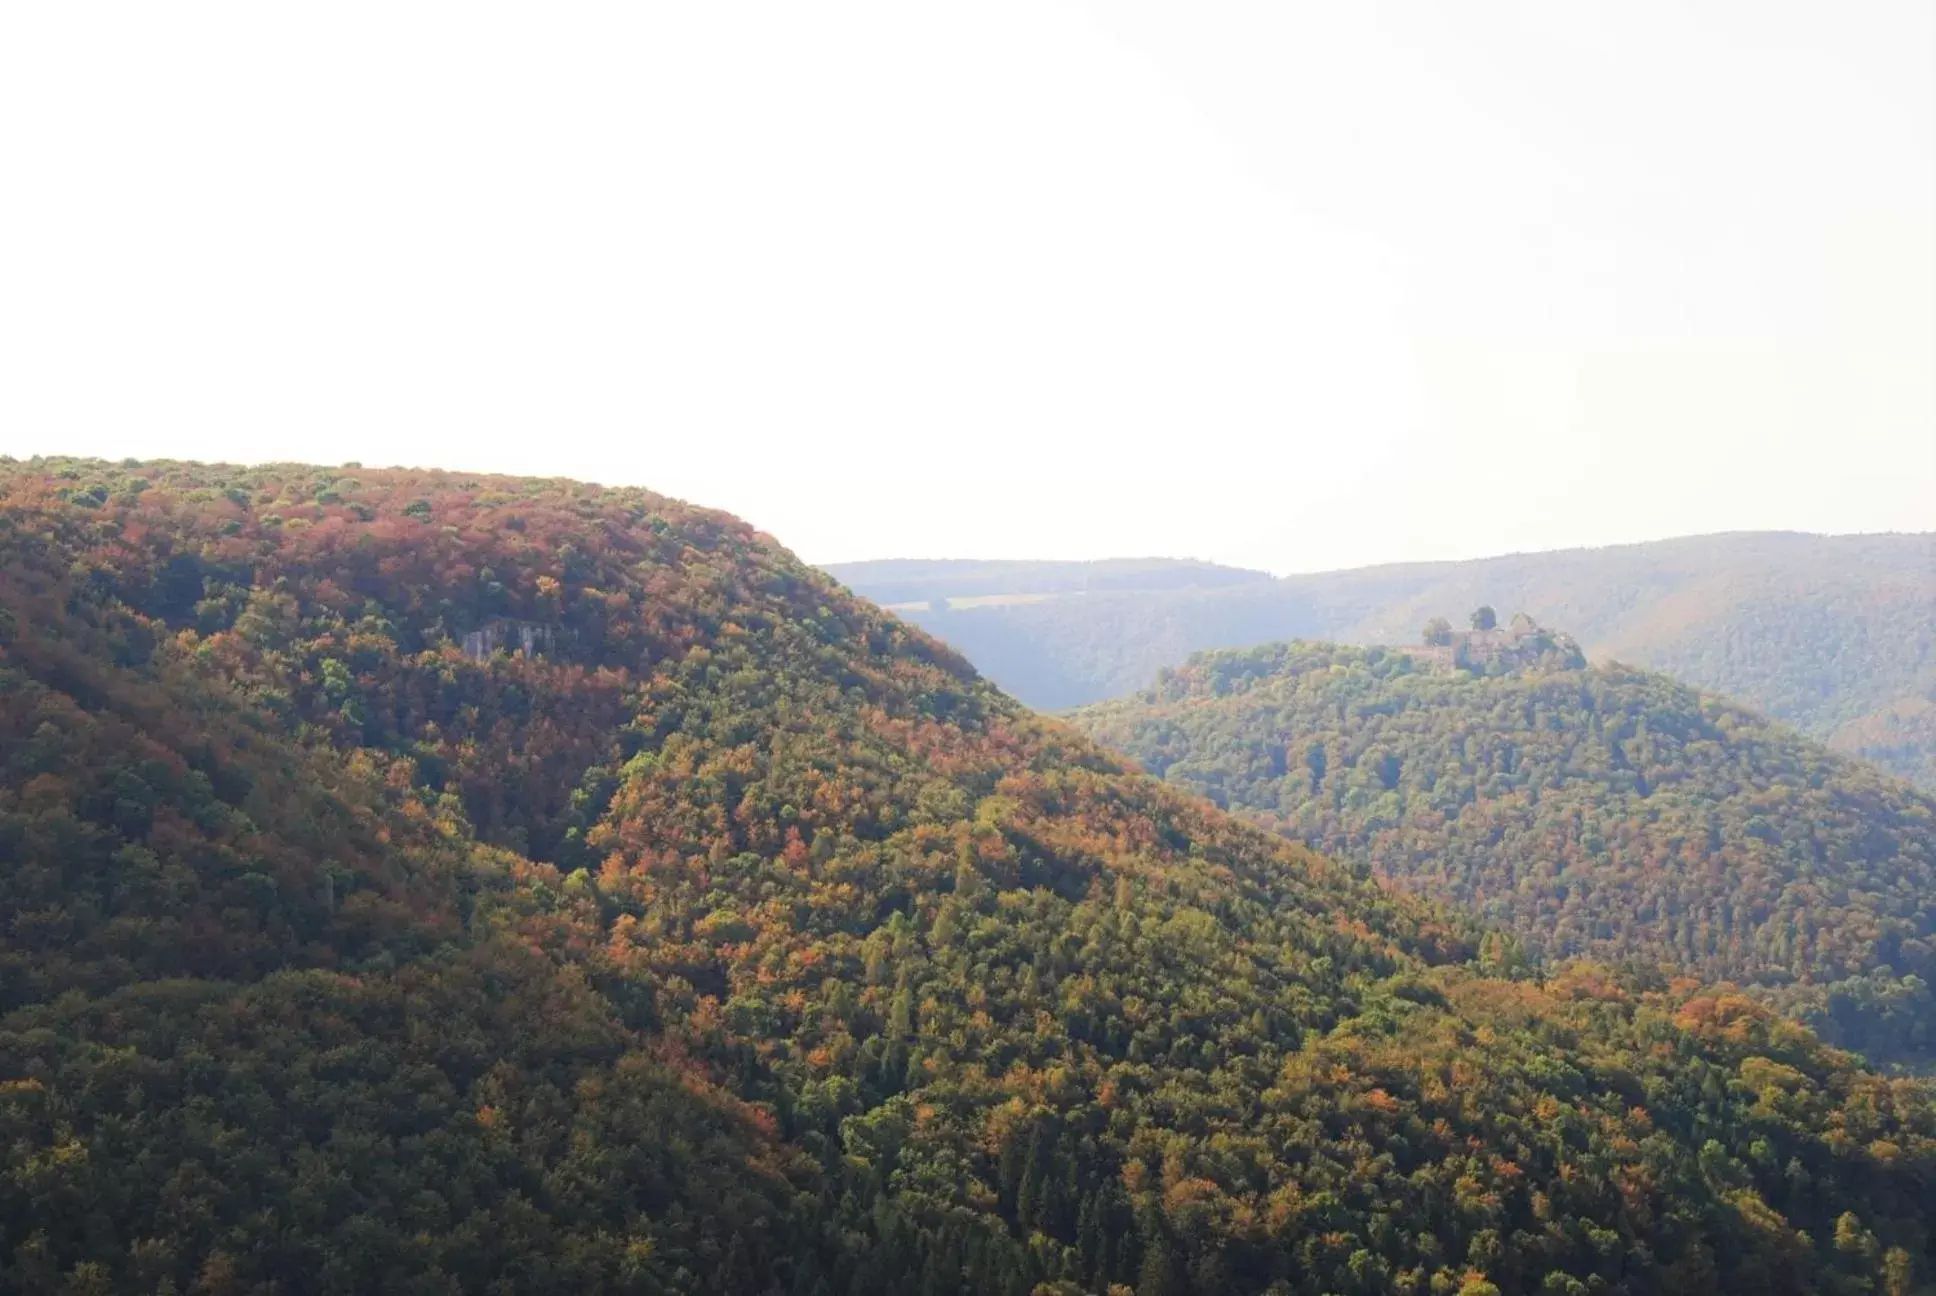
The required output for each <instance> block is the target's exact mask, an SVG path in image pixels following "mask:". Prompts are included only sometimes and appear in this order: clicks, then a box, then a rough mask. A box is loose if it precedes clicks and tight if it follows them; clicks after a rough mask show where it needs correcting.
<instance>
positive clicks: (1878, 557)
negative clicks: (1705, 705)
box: [829, 532, 1936, 787]
mask: <svg viewBox="0 0 1936 1296" xmlns="http://www.w3.org/2000/svg"><path fill="white" fill-rule="evenodd" d="M1096 566H1097V565H1095V564H1083V563H1066V564H1017V565H1015V567H1014V570H1013V574H1012V575H1013V578H1012V580H1010V581H1007V582H1005V581H1004V580H1003V579H1001V577H1002V574H1003V569H1002V565H1000V564H979V565H977V568H976V569H977V571H978V581H979V584H978V586H977V589H978V592H979V593H981V594H983V595H990V594H996V595H999V594H1001V593H1005V592H1007V591H1005V590H1003V589H1001V588H999V587H1001V586H1003V585H1004V584H1014V585H1017V586H1018V587H1019V585H1020V583H1021V582H1022V581H1023V580H1024V579H1025V578H1026V580H1027V582H1028V588H1029V590H1030V591H1031V592H1032V594H1033V595H1034V597H1032V598H1030V599H1029V600H1028V601H1026V602H1009V601H1003V600H1000V599H984V600H983V601H981V602H978V603H974V604H970V605H967V606H962V607H956V606H952V605H950V606H945V607H944V606H942V605H940V604H938V603H937V604H935V605H934V606H932V607H930V606H929V603H930V601H931V600H932V599H935V598H946V597H948V589H949V588H950V585H949V581H950V579H951V574H952V572H953V570H954V569H953V568H951V567H949V566H947V565H932V566H931V567H929V568H923V567H922V566H921V565H919V564H910V563H901V564H894V565H884V564H866V563H862V564H850V565H845V566H835V567H831V568H829V570H830V571H831V572H832V573H833V574H834V575H835V576H836V577H837V578H839V579H840V580H842V581H844V582H846V583H847V584H849V585H850V586H852V587H853V588H854V589H855V590H856V591H857V592H859V593H861V594H863V595H866V596H868V597H870V598H877V599H882V600H883V601H888V602H895V603H898V604H900V605H901V606H898V607H897V608H896V611H897V612H899V613H900V614H901V615H902V616H904V617H906V618H907V619H909V620H912V621H914V622H916V623H917V624H919V625H921V626H922V627H923V628H925V629H927V630H929V631H931V632H932V633H934V634H936V635H938V636H940V637H941V638H942V639H944V640H946V641H947V642H948V643H950V644H952V645H954V646H955V647H956V648H958V649H959V650H960V651H961V652H962V653H964V654H965V655H966V656H967V657H968V658H969V659H970V660H971V661H973V662H974V663H975V664H976V665H977V666H979V667H981V668H982V669H983V670H985V671H986V672H987V673H988V675H989V676H990V678H992V679H993V680H995V682H996V683H998V684H1000V685H1001V686H1002V687H1004V688H1006V689H1008V690H1010V691H1011V692H1013V693H1014V694H1015V695H1016V696H1017V697H1019V698H1021V699H1022V700H1023V701H1025V702H1028V703H1030V704H1031V705H1034V706H1039V707H1044V708H1047V709H1052V710H1054V709H1061V708H1065V707H1071V706H1078V705H1081V704H1084V703H1088V702H1096V701H1101V700H1103V699H1105V698H1109V697H1119V696H1121V695H1123V694H1126V693H1129V692H1131V691H1132V690H1135V689H1139V688H1142V687H1143V686H1145V685H1147V684H1148V683H1149V681H1150V680H1152V679H1154V678H1155V676H1156V672H1157V671H1158V670H1159V669H1161V668H1162V667H1164V666H1174V665H1179V664H1180V663H1182V662H1183V660H1184V659H1185V658H1187V657H1188V656H1189V655H1190V654H1191V653H1192V652H1195V651H1198V650H1201V649H1210V648H1237V647H1244V646H1247V645H1250V644H1257V643H1267V642H1273V641H1279V640H1286V639H1294V638H1307V639H1325V640H1334V641H1338V642H1344V643H1361V644H1371V643H1406V642H1410V641H1412V640H1414V639H1415V638H1416V637H1417V634H1418V629H1419V626H1420V625H1422V624H1423V623H1424V621H1425V619H1426V618H1427V617H1429V616H1432V615H1434V614H1436V613H1438V612H1441V611H1443V610H1445V609H1447V608H1469V607H1475V606H1477V605H1479V604H1482V603H1483V604H1491V605H1493V606H1496V607H1499V608H1501V609H1514V610H1520V609H1523V610H1524V611H1526V612H1528V613H1530V614H1531V615H1532V616H1534V617H1536V618H1537V619H1538V620H1540V621H1542V622H1545V623H1547V624H1550V625H1563V626H1566V627H1568V628H1569V629H1570V630H1572V632H1573V633H1574V634H1576V635H1578V636H1579V638H1580V641H1581V643H1582V644H1584V645H1585V647H1586V650H1587V652H1588V654H1589V655H1590V656H1592V657H1593V658H1594V660H1596V661H1605V660H1620V661H1627V662H1631V663H1634V664H1636V665H1641V666H1649V667H1652V668H1654V669H1656V670H1663V671H1666V672H1668V673H1669V674H1671V675H1673V676H1674V677H1675V678H1677V679H1680V680H1682V681H1683V682H1685V683H1688V684H1692V685H1694V686H1696V687H1698V688H1704V689H1708V690H1711V691H1713V692H1717V693H1722V694H1725V695H1727V696H1729V697H1733V698H1736V699H1738V700H1740V701H1742V702H1745V703H1747V704H1748V705H1749V706H1752V707H1755V708H1757V709H1759V710H1762V711H1765V712H1767V713H1768V714H1769V715H1772V716H1775V717H1776V718H1778V719H1782V720H1786V721H1788V722H1789V723H1790V724H1793V725H1795V726H1796V727H1798V728H1800V729H1802V730H1803V731H1804V732H1806V733H1809V734H1812V735H1814V736H1815V737H1817V738H1820V739H1822V740H1823V741H1825V742H1827V743H1829V744H1830V745H1831V746H1833V747H1835V748H1836V749H1838V750H1841V751H1846V752H1849V753H1851V754H1854V755H1860V756H1864V757H1866V758H1868V759H1871V760H1874V761H1876V762H1877V763H1878V764H1881V765H1883V766H1884V767H1886V768H1888V769H1891V770H1893V771H1895V772H1896V773H1898V774H1901V775H1903V776H1904V777H1906V778H1912V779H1916V780H1917V781H1919V782H1921V783H1922V784H1923V786H1925V787H1936V745H1933V744H1936V535H1929V534H1924V535H1877V536H1814V535H1801V534H1795V533H1787V532H1755V533H1741V534H1732V535H1716V536H1696V537H1689V538H1686V539H1679V540H1663V541H1658V542H1655V543H1652V544H1639V545H1618V546H1613V547H1610V548H1605V549H1572V550H1562V551H1557V552H1552V553H1535V554H1514V555H1510V556H1506V557H1500V558H1487V559H1481V560H1476V561H1472V562H1452V563H1415V564H1404V565H1398V566H1389V567H1369V568H1362V569H1359V570H1354V571H1342V572H1327V573H1321V574H1317V575H1308V576H1289V577H1284V578H1282V579H1278V580H1272V579H1269V578H1268V577H1266V576H1265V575H1264V574H1263V573H1243V572H1241V571H1238V570H1236V569H1231V568H1215V567H1210V566H1209V565H1208V564H1193V565H1189V566H1186V567H1184V568H1182V569H1179V570H1173V571H1171V572H1168V573H1166V583H1162V584H1159V583H1157V582H1156V581H1155V580H1151V581H1149V582H1147V583H1144V584H1143V585H1142V586H1141V587H1139V588H1133V589H1132V588H1127V587H1125V585H1124V584H1123V583H1122V579H1124V578H1126V576H1127V574H1126V573H1124V574H1119V579H1118V581H1117V583H1116V584H1115V585H1113V586H1110V587H1098V586H1096V585H1095V584H1094V575H1093V569H1094V568H1095V567H1096ZM1024 567H1025V568H1026V569H1027V570H1026V576H1025V573H1024V571H1023V570H1022V569H1023V568H1024ZM890 570H891V572H892V581H891V582H890V581H887V580H885V579H883V577H884V576H885V575H886V574H887V573H888V572H889V571H890ZM1131 570H1132V571H1133V570H1134V568H1132V569H1131ZM1191 571H1195V572H1197V573H1198V574H1197V575H1196V578H1195V579H1194V580H1192V581H1190V582H1189V583H1186V584H1182V585H1179V584H1177V576H1178V575H1180V574H1183V573H1188V572H1191ZM1246 577H1247V578H1246ZM886 595H891V596H892V597H884V596H886Z"/></svg>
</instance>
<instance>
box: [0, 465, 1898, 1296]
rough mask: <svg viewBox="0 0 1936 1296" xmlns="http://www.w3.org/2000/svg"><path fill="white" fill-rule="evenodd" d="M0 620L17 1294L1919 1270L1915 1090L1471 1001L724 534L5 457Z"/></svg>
mask: <svg viewBox="0 0 1936 1296" xmlns="http://www.w3.org/2000/svg"><path fill="white" fill-rule="evenodd" d="M0 607H3V608H4V609H5V611H6V613H7V615H6V617H4V618H0V914H5V915H8V920H7V922H6V923H5V924H4V926H0V996H3V997H0V1263H3V1264H4V1265H5V1268H4V1270H3V1271H0V1287H7V1288H10V1289H17V1290H21V1291H121V1290H126V1291H144V1292H147V1291H158V1290H163V1291H165V1290H174V1291H184V1292H186V1291H201V1292H208V1293H227V1292H237V1293H239V1292H257V1291H270V1290H278V1291H285V1292H299V1291H331V1292H336V1291H342V1292H348V1291H359V1292H360V1291H372V1290H384V1291H439V1292H445V1291H519V1292H524V1291H566V1290H570V1291H586V1290H599V1291H602V1290H610V1291H639V1292H673V1291H679V1292H685V1291H716V1292H768V1291H779V1292H800V1293H816V1292H827V1293H833V1292H841V1293H845V1292H861V1293H887V1292H893V1293H896V1294H897V1296H898V1294H899V1293H903V1292H907V1291H921V1292H949V1291H970V1290H971V1291H990V1292H1003V1293H1015V1294H1016V1296H1030V1294H1032V1293H1049V1294H1059V1293H1071V1292H1098V1293H1101V1292H1115V1291H1117V1290H1119V1289H1122V1290H1128V1291H1130V1292H1134V1293H1139V1294H1146V1296H1161V1294H1163V1293H1210V1292H1224V1291H1251V1290H1255V1291H1281V1292H1288V1291H1297V1292H1311V1293H1318V1292H1344V1291H1361V1292H1371V1291H1385V1290H1397V1291H1413V1292H1464V1293H1467V1294H1468V1296H1482V1294H1483V1293H1485V1292H1489V1291H1513V1292H1517V1291H1543V1292H1575V1291H1607V1292H1636V1293H1637V1292H1647V1291H1658V1290H1687V1291H1699V1290H1707V1289H1711V1288H1713V1287H1714V1286H1716V1285H1721V1284H1731V1285H1735V1286H1743V1287H1747V1288H1751V1289H1765V1290H1775V1291H1782V1290H1792V1291H1830V1290H1835V1291H1839V1290H1856V1289H1858V1288H1863V1287H1864V1285H1865V1284H1866V1285H1867V1288H1866V1289H1881V1290H1890V1289H1892V1287H1893V1288H1894V1289H1899V1290H1911V1289H1913V1287H1914V1285H1915V1284H1918V1283H1925V1282H1927V1281H1928V1280H1929V1278H1930V1277H1931V1276H1932V1275H1936V1255H1933V1254H1932V1245H1936V1243H1933V1242H1932V1236H1933V1235H1936V1230H1933V1229H1932V1227H1931V1225H1932V1220H1931V1211H1930V1208H1929V1202H1930V1200H1931V1196H1932V1193H1931V1189H1932V1186H1933V1185H1936V1106H1932V1100H1931V1095H1930V1092H1929V1090H1928V1089H1927V1088H1926V1087H1925V1086H1923V1085H1922V1084H1920V1083H1918V1082H1914V1081H1910V1080H1905V1079H1900V1078H1893V1077H1887V1076H1880V1075H1877V1074H1875V1073H1873V1072H1871V1071H1868V1070H1865V1069H1864V1068H1862V1067H1861V1066H1860V1065H1858V1064H1857V1063H1856V1062H1855V1061H1854V1060H1853V1059H1852V1058H1850V1057H1849V1056H1848V1055H1846V1054H1843V1053H1840V1052H1837V1051H1836V1050H1833V1049H1830V1048H1826V1047H1824V1046H1823V1045H1822V1044H1821V1043H1820V1042H1819V1041H1817V1040H1816V1039H1815V1038H1813V1037H1812V1036H1811V1035H1809V1034H1808V1033H1807V1032H1806V1031H1804V1030H1802V1029H1800V1028H1798V1027H1796V1026H1793V1025H1792V1024H1790V1023H1788V1022H1786V1021H1784V1020H1783V1019H1781V1018H1779V1017H1777V1016H1774V1015H1772V1014H1770V1013H1769V1012H1767V1011H1766V1010H1765V1009H1764V1008H1762V1007H1761V1006H1760V1005H1758V1004H1756V1003H1754V1002H1752V1001H1751V1000H1749V999H1747V998H1745V997H1743V996H1740V995H1738V994H1730V993H1728V992H1726V991H1725V990H1703V989H1702V988H1700V987H1699V986H1697V985H1694V984H1691V983H1689V984H1670V983H1667V982H1664V981H1660V980H1649V979H1647V978H1642V977H1636V976H1632V975H1629V974H1625V973H1613V972H1608V971H1605V970H1602V969H1598V968H1595V967H1592V966H1588V965H1579V966H1573V967H1568V968H1566V969H1563V970H1560V971H1558V972H1556V973H1555V974H1554V975H1552V976H1550V977H1548V978H1546V979H1545V980H1544V981H1543V982H1541V981H1536V980H1532V979H1519V980H1514V979H1507V978H1501V977H1489V976H1486V975H1483V974H1482V973H1481V972H1480V971H1479V970H1477V969H1476V968H1475V967H1473V966H1472V965H1471V963H1470V956H1471V955H1472V954H1473V953H1474V951H1475V949H1476V942H1475V940H1474V936H1475V932H1474V931H1473V929H1472V928H1471V926H1470V925H1469V924H1467V923H1465V922H1463V921H1462V920H1454V919H1450V918H1448V917H1447V916H1445V915H1444V914H1443V913H1442V912H1441V911H1440V910H1438V909H1436V908H1434V907H1432V906H1430V905H1427V904H1424V903H1420V902H1417V901H1413V900H1409V899H1406V898H1404V897H1400V896H1393V895H1391V894H1389V893H1388V892H1386V891H1384V890H1383V889H1382V888H1379V887H1377V886H1375V885H1373V884H1372V883H1370V882H1369V881H1367V880H1364V879H1362V878H1360V877H1358V876H1356V875H1355V874H1354V873H1353V872H1351V871H1350V870H1348V869H1345V868H1341V867H1339V866H1337V865H1335V864H1332V863H1331V862H1329V861H1327V860H1325V859H1323V858H1322V857H1320V856H1318V855H1316V854H1314V853H1312V852H1310V851H1307V850H1304V849H1301V848H1299V847H1296V846H1294V845H1291V844H1289V843H1286V842H1283V841H1281V840H1279V839H1276V838H1273V837H1272V836H1270V835H1268V834H1266V833H1264V832H1261V831H1259V830H1258V829H1256V828H1254V827H1251V826H1248V825H1245V824H1243V823H1241V822H1239V821H1237V820H1235V819H1233V818H1231V817H1230V816H1228V815H1225V814H1223V813H1221V812H1219V811H1217V810H1216V809H1214V808H1213V807H1211V806H1209V805H1207V804H1206V803H1204V802H1203V801H1201V800H1200V799H1197V798H1194V797H1190V796H1187V795H1185V794H1183V793H1181V792H1179V791H1177V790H1174V789H1170V788H1166V787H1165V786H1163V785H1162V784H1161V783H1159V782H1157V781H1155V780H1152V779H1149V778H1147V777H1145V776H1143V775H1141V774H1138V773H1135V772H1133V771H1131V770H1130V769H1129V768H1128V766H1127V765H1126V764H1125V762H1123V761H1122V760H1121V759H1119V758H1117V757H1115V756H1112V755H1110V754H1108V753H1106V752H1105V751H1103V750H1101V749H1100V748H1098V747H1096V746H1095V745H1094V744H1092V743H1091V742H1090V741H1088V740H1087V739H1085V738H1083V737H1082V736H1080V735H1079V734H1077V733H1076V732H1075V731H1074V730H1072V729H1070V728H1069V727H1068V726H1066V725H1064V724H1061V723H1059V722H1056V721H1052V720H1047V719H1043V718H1041V717H1037V716H1034V715H1032V714H1030V713H1028V712H1026V711H1024V710H1023V709H1022V708H1020V707H1018V706H1017V705H1015V704H1014V703H1013V702H1011V701H1010V700H1009V699H1007V698H1006V697H1004V696H1002V695H1001V694H1000V693H998V692H996V691H995V690H994V689H992V688H991V687H989V686H988V685H987V684H985V683H984V682H982V681H980V680H979V679H977V678H976V677H975V676H974V674H973V673H972V672H971V671H969V670H968V669H967V668H966V666H965V665H964V664H962V663H961V662H960V660H959V659H958V658H956V657H955V656H954V655H952V654H951V653H949V652H947V651H946V650H945V649H943V648H941V647H940V646H939V645H937V644H935V643H934V642H933V641H931V640H929V639H927V638H926V637H925V636H923V635H921V634H920V633H919V632H917V631H914V630H911V629H909V628H908V627H906V626H904V625H902V624H901V623H900V622H898V621H897V620H895V619H894V618H892V617H889V616H886V615H884V614H882V613H880V612H879V611H878V610H876V609H874V608H872V607H871V606H869V605H868V604H866V603H864V602H861V601H859V600H857V599H853V598H851V597H849V596H847V595H845V594H844V593H843V592H842V591H840V590H839V589H838V588H836V587H834V586H833V585H832V584H831V583H830V582H829V581H828V580H827V579H826V578H824V577H822V576H820V575H819V574H817V573H814V572H812V571H811V570H809V569H807V568H805V567H804V566H802V565H801V564H799V563H798V562H797V561H796V560H794V559H793V558H792V556H791V555H789V554H787V553H786V552H785V551H784V550H782V549H780V548H778V547H777V546H776V545H774V544H773V543H772V542H771V541H769V540H767V539H766V538H764V537H762V536H759V535H758V534H757V533H755V532H753V531H751V530H750V529H749V528H746V527H744V526H743V525H741V524H739V523H736V522H734V521H732V520H731V519H729V518H725V517H724V516H723V515H719V514H714V513H708V512H706V511H704V510H698V509H692V508H690V507H688V506H685V505H681V504H678V503H677V502H675V501H669V500H665V499H662V498H660V497H657V496H652V495H650V494H649V493H646V492H638V491H607V490H600V489H598V488H593V487H586V486H581V485H578V484H575V483H568V482H557V481H520V480H513V479H504V478H487V477H475V478H473V477H466V476H464V475H461V474H433V473H414V472H403V471H366V470H361V469H354V468H349V469H312V468H303V467H299V466H279V467H265V468H225V467H220V466H201V465H185V464H139V465H109V464H102V463H98V462H91V461H52V462H49V461H42V462H36V463H29V464H24V465H21V464H13V465H0ZM499 623H516V624H518V625H530V626H542V627H545V628H546V629H547V630H549V631H550V635H549V637H548V638H546V639H544V640H535V639H534V640H533V641H532V645H531V648H532V650H531V651H530V652H529V653H525V652H523V651H511V650H509V649H508V646H507V647H500V648H498V649H496V650H494V651H489V652H484V653H467V652H466V651H465V647H464V636H465V635H467V634H470V633H473V632H475V631H477V630H478V629H480V628H481V627H484V626H488V625H492V624H499ZM506 643H507V645H508V643H509V641H508V640H507V641H506ZM518 647H519V648H520V649H522V643H520V644H519V645H518Z"/></svg>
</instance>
